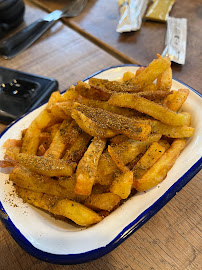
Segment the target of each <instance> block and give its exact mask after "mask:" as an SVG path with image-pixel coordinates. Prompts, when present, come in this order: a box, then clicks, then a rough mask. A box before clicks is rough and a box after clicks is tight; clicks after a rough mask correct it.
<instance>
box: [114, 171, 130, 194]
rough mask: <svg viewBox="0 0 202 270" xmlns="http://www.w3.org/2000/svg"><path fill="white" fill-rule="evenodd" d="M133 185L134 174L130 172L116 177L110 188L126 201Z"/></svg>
mask: <svg viewBox="0 0 202 270" xmlns="http://www.w3.org/2000/svg"><path fill="white" fill-rule="evenodd" d="M132 185H133V172H132V171H129V170H128V171H125V172H123V173H121V174H119V175H118V176H116V177H115V179H114V180H113V182H112V184H111V186H110V191H111V192H112V193H113V194H117V195H119V196H120V197H121V199H126V198H128V196H129V195H130V193H131V188H132Z"/></svg>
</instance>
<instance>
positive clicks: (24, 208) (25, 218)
mask: <svg viewBox="0 0 202 270" xmlns="http://www.w3.org/2000/svg"><path fill="white" fill-rule="evenodd" d="M137 68H138V66H134V65H123V66H116V67H111V68H108V69H105V70H101V71H99V72H97V73H96V74H93V75H91V76H90V77H97V78H103V79H109V80H118V79H120V78H121V77H122V75H123V73H124V72H126V71H128V70H130V71H132V72H135V71H136V70H137ZM90 77H88V78H87V79H86V80H88V79H89V78H90ZM180 88H188V89H189V90H190V94H189V97H188V99H187V100H186V102H185V104H184V105H183V110H185V111H188V112H191V114H192V126H193V127H195V129H196V130H195V133H194V135H193V137H192V138H190V139H189V140H188V141H187V147H186V148H185V149H184V150H183V152H182V153H181V155H180V156H179V158H178V159H177V161H176V163H175V165H174V166H173V168H172V169H171V170H170V171H169V173H168V176H167V178H166V179H165V180H164V181H163V182H162V183H161V184H160V185H158V186H156V187H154V188H152V189H151V190H149V191H147V192H143V193H141V192H139V193H137V194H136V195H134V196H133V197H132V198H131V199H129V200H128V201H127V202H126V203H124V204H123V205H122V206H121V207H119V208H118V209H117V210H115V211H114V212H113V213H111V214H110V215H109V216H108V217H106V218H105V219H104V220H103V221H101V222H100V223H98V224H96V225H93V226H92V227H90V228H80V227H78V226H74V225H72V224H69V223H65V222H63V221H60V220H55V219H54V218H53V217H51V216H50V215H48V214H46V213H45V212H43V211H41V210H39V209H36V208H35V207H32V206H30V205H28V204H26V203H23V202H22V200H21V199H20V198H18V197H17V196H16V195H15V193H14V192H12V191H13V186H12V183H8V177H9V174H8V170H6V169H1V170H0V177H1V181H0V216H1V220H2V222H3V223H4V225H5V227H6V228H7V229H8V231H9V232H10V234H11V235H12V237H13V238H14V240H15V241H16V242H17V243H18V244H19V245H20V246H21V247H22V248H23V249H24V250H25V251H26V252H28V253H29V254H31V255H32V256H35V257H36V258H39V259H41V260H44V261H48V262H50V263H57V264H77V263H83V262H87V261H91V260H94V259H97V258H99V257H101V256H103V255H105V254H107V253H108V252H110V251H112V250H113V249H114V248H115V247H117V246H118V245H119V244H121V243H122V242H123V241H124V240H125V239H126V238H127V237H128V236H130V235H131V234H132V233H134V232H135V231H136V230H137V229H138V228H140V227H141V226H142V225H143V224H144V223H145V222H146V221H147V220H149V219H150V218H151V217H152V216H153V215H154V214H155V213H156V212H158V211H159V210H160V209H161V208H162V207H163V206H164V205H165V204H166V203H167V202H168V201H169V200H170V199H171V198H172V197H173V196H174V195H175V194H176V193H177V192H178V191H179V190H180V189H181V188H182V187H183V186H184V185H186V183H187V182H188V181H190V180H191V178H192V177H193V176H194V175H195V174H196V173H197V172H198V171H199V170H200V169H201V167H202V159H201V153H202V121H201V115H202V99H201V95H200V94H199V93H197V92H196V91H195V90H194V89H192V88H190V87H189V86H187V85H185V84H183V83H182V82H180V81H178V80H176V79H173V86H172V89H176V90H177V89H180ZM42 109H43V106H42V107H40V108H38V109H36V110H34V111H33V112H31V113H29V114H27V115H25V116H24V117H22V118H20V119H18V120H17V121H16V122H14V123H13V124H11V125H10V126H9V127H8V128H7V129H6V130H5V131H4V132H3V133H2V134H1V137H0V159H3V156H4V149H3V148H2V145H3V143H4V142H5V141H6V140H7V139H8V138H9V139H18V138H20V134H21V130H23V129H25V128H27V127H28V126H29V124H30V123H31V121H32V120H33V119H34V118H35V117H36V116H37V115H38V113H39V112H40V111H41V110H42ZM15 206H17V207H15Z"/></svg>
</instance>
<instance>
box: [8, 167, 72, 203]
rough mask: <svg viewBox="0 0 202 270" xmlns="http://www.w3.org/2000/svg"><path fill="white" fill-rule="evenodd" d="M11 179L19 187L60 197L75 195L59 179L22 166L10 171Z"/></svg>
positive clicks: (69, 197) (70, 197)
mask: <svg viewBox="0 0 202 270" xmlns="http://www.w3.org/2000/svg"><path fill="white" fill-rule="evenodd" d="M9 179H10V180H11V181H13V183H15V184H16V185H18V186H19V187H22V188H26V189H29V190H33V191H36V192H43V193H46V194H50V195H54V196H58V197H67V198H68V199H72V197H73V196H72V193H71V191H69V190H67V189H66V188H63V187H62V186H61V185H60V184H59V182H58V181H57V180H54V179H52V178H51V177H48V176H44V175H40V174H36V173H33V172H31V171H30V170H28V169H26V168H24V167H21V166H15V168H14V169H13V170H12V172H11V173H10V176H9Z"/></svg>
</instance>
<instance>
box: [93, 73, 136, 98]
mask: <svg viewBox="0 0 202 270" xmlns="http://www.w3.org/2000/svg"><path fill="white" fill-rule="evenodd" d="M89 84H90V86H91V88H93V89H96V90H97V91H100V92H101V93H105V94H106V98H107V99H109V97H110V96H111V95H112V94H113V93H116V92H137V90H136V87H135V86H134V85H133V84H132V83H130V82H118V81H108V80H103V79H97V78H90V79H89Z"/></svg>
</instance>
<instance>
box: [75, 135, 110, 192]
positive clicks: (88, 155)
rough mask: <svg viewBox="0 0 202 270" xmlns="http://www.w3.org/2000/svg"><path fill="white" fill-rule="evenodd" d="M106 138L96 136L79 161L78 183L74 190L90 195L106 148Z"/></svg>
mask: <svg viewBox="0 0 202 270" xmlns="http://www.w3.org/2000/svg"><path fill="white" fill-rule="evenodd" d="M105 145H106V140H104V139H100V138H94V139H93V140H92V142H91V144H90V145H89V147H88V149H87V151H86V152H85V154H84V156H83V157H82V159H81V160H80V161H79V164H78V166H77V170H76V185H75V189H74V192H75V193H76V194H80V195H90V194H91V190H92V187H93V184H94V182H95V177H96V174H97V165H98V161H99V159H100V156H101V154H102V152H103V150H104V148H105Z"/></svg>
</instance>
